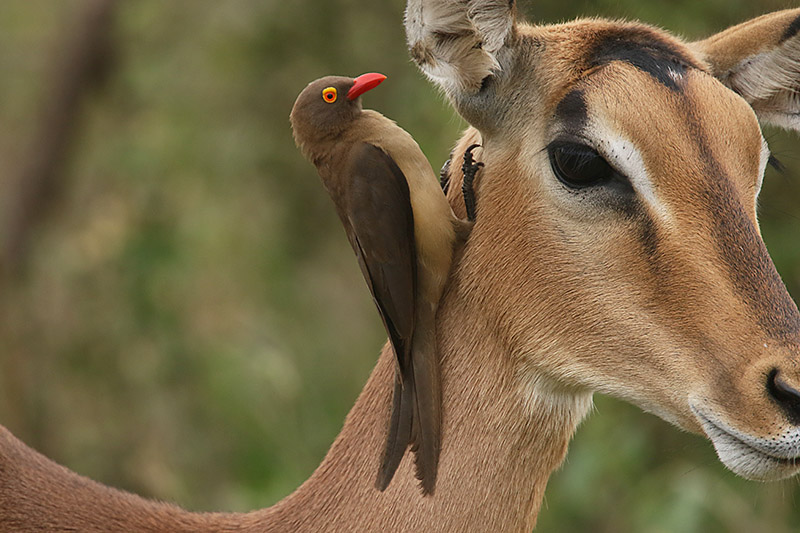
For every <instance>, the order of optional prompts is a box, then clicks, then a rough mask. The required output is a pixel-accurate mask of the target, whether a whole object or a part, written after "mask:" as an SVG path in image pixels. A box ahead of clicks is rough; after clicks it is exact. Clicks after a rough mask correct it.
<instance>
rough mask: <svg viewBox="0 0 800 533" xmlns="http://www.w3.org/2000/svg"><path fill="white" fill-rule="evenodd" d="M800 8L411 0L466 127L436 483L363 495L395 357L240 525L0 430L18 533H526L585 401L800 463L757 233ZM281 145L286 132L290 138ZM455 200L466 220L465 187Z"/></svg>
mask: <svg viewBox="0 0 800 533" xmlns="http://www.w3.org/2000/svg"><path fill="white" fill-rule="evenodd" d="M799 30H800V9H794V10H789V11H782V12H778V13H775V14H772V15H767V16H763V17H760V18H757V19H754V20H752V21H749V22H746V23H744V24H742V25H739V26H736V27H733V28H731V29H729V30H727V31H725V32H722V33H720V34H718V35H715V36H713V37H711V38H709V39H706V40H704V41H700V42H692V43H686V42H682V41H681V40H679V39H677V38H675V37H673V36H671V35H669V34H668V33H665V32H663V31H661V30H658V29H655V28H652V27H650V26H646V25H642V24H637V23H623V22H610V21H604V20H596V19H588V20H578V21H575V22H571V23H568V24H561V25H554V26H534V25H528V24H525V23H522V22H519V21H517V20H516V15H515V6H514V2H513V0H512V1H510V2H509V0H485V1H478V0H453V1H444V0H411V1H410V2H409V5H408V8H407V12H406V31H407V35H408V44H409V48H410V51H411V55H412V57H413V59H414V60H415V61H416V62H417V63H418V64H419V66H420V67H421V68H422V70H423V71H424V72H425V73H426V74H427V75H428V76H429V77H430V78H431V79H432V80H433V81H434V82H435V83H436V84H438V85H439V86H440V87H441V88H442V89H443V90H444V92H445V93H446V94H447V96H448V97H449V99H450V100H451V101H452V103H453V105H454V106H455V108H456V109H457V110H458V112H459V113H460V114H461V115H462V116H464V117H465V118H466V119H467V120H468V121H469V122H470V123H471V125H472V127H471V128H470V129H469V130H468V131H467V132H466V134H465V135H464V137H463V138H462V139H461V140H460V141H459V142H458V144H457V145H456V148H455V150H454V155H453V158H454V161H460V160H461V158H462V157H463V154H464V152H465V151H466V150H467V147H469V146H470V145H472V144H474V143H478V144H480V145H481V146H482V149H480V150H477V151H476V152H475V153H476V155H477V156H478V157H479V158H480V160H481V162H482V163H483V164H484V166H483V168H482V170H481V172H480V174H479V175H478V177H477V178H476V181H475V197H476V201H477V220H476V222H475V224H474V227H473V229H472V232H471V234H470V236H469V238H468V239H467V241H466V242H465V244H464V245H463V247H462V248H461V249H460V250H459V252H458V254H457V257H456V259H455V261H454V266H453V268H452V271H451V272H450V280H449V283H448V285H447V288H446V290H445V293H444V295H443V296H442V300H441V302H440V306H439V312H438V315H437V328H436V330H437V344H438V352H439V355H440V359H441V379H442V435H441V442H442V448H441V456H440V464H439V470H438V471H439V475H438V479H437V484H436V488H435V492H434V493H433V494H432V495H429V496H423V495H422V493H421V491H420V489H419V486H418V482H417V480H416V479H415V477H414V473H413V468H412V464H411V463H412V461H411V460H410V458H409V454H406V456H405V458H404V459H403V462H402V463H401V465H400V467H399V469H398V471H397V474H396V476H395V478H394V480H393V481H392V483H391V484H390V485H389V487H388V488H387V489H386V490H385V491H384V492H380V491H378V490H376V489H375V488H374V481H375V474H376V472H377V470H378V465H379V462H380V459H381V453H382V447H383V443H384V440H385V433H386V430H387V424H388V414H389V410H390V401H391V393H392V379H393V371H394V369H393V364H394V363H393V356H392V354H391V353H390V351H389V350H388V348H384V350H383V352H382V353H381V356H380V358H379V361H378V364H377V366H376V368H375V370H374V371H373V373H372V375H371V377H370V378H369V380H368V382H367V384H366V386H365V387H364V390H363V392H362V393H361V395H360V396H359V398H358V400H357V401H356V404H355V406H354V407H353V409H352V410H351V412H350V414H349V415H348V416H347V419H346V421H345V423H344V427H343V429H342V431H341V433H340V435H339V436H338V438H337V439H336V441H335V442H334V443H333V445H332V446H331V448H330V451H329V452H328V454H327V456H326V457H325V459H324V461H323V462H322V464H321V465H320V466H319V468H317V470H316V471H315V472H314V474H313V475H312V476H311V478H310V479H308V480H307V481H306V482H305V483H304V484H303V485H302V486H301V487H299V488H298V489H297V490H296V491H295V492H294V493H293V494H291V495H289V496H287V497H286V498H285V499H283V500H282V501H280V502H279V503H277V504H276V505H274V506H273V507H271V508H268V509H264V510H260V511H255V512H252V513H247V514H194V513H188V512H185V511H183V510H181V509H179V508H177V507H173V506H171V505H167V504H163V503H156V502H151V501H147V500H144V499H141V498H139V497H137V496H134V495H131V494H127V493H123V492H120V491H116V490H114V489H109V488H107V487H104V486H102V485H100V484H98V483H95V482H93V481H90V480H88V479H86V478H83V477H80V476H78V475H77V474H74V473H72V472H70V471H68V470H66V469H65V468H63V467H61V466H58V465H56V464H54V463H52V462H51V461H49V460H48V459H46V458H44V457H42V456H41V455H39V454H37V453H36V452H34V451H32V450H31V449H29V448H27V447H26V446H25V445H24V444H22V443H20V442H19V441H18V440H16V439H15V438H14V437H13V436H12V435H10V434H9V433H8V432H7V431H3V432H2V433H0V529H2V530H4V531H62V530H79V531H200V530H202V531H250V532H255V531H287V532H288V531H381V532H384V531H454V532H456V531H457V532H463V531H493V532H497V531H530V529H531V528H533V526H534V525H535V523H536V517H537V514H538V511H539V507H540V505H541V502H542V497H543V494H544V489H545V485H546V483H547V480H548V478H549V476H550V475H551V473H552V472H553V471H554V469H556V468H557V467H558V466H559V465H560V464H561V463H562V461H563V459H564V456H565V454H566V450H567V444H568V443H569V441H570V439H571V437H572V435H573V432H574V431H575V428H576V427H577V425H578V423H579V422H580V421H581V419H582V418H583V417H584V416H585V415H586V413H587V412H588V410H589V408H590V406H591V403H592V394H593V392H595V391H599V392H602V393H606V394H610V395H612V396H615V397H618V398H622V399H625V400H627V401H629V402H632V403H633V404H635V405H638V406H639V407H641V408H642V409H645V410H647V411H651V412H653V413H656V414H657V415H658V416H660V417H662V418H663V419H665V420H667V421H669V422H671V423H673V424H675V425H676V426H678V427H681V428H683V429H685V430H688V431H692V432H696V433H700V434H705V435H706V436H707V437H708V438H709V439H710V440H711V442H712V443H713V445H714V447H715V449H716V451H717V453H718V455H719V458H720V460H721V461H722V462H723V463H724V464H725V465H726V466H727V467H728V468H730V469H731V470H732V471H734V472H736V473H737V474H739V475H741V476H744V477H746V478H751V479H758V480H772V479H779V478H784V477H788V476H791V475H794V474H795V473H796V472H797V471H798V470H800V465H798V464H796V460H797V458H798V457H800V365H798V363H799V362H800V314H798V310H797V307H796V306H795V304H794V303H793V302H792V300H791V299H790V297H789V295H788V293H787V291H786V289H785V287H784V285H783V283H782V281H781V279H780V277H779V276H778V274H777V272H776V270H775V268H774V266H773V264H772V261H771V260H770V258H769V256H768V254H767V251H766V249H765V247H764V244H763V242H762V239H761V236H760V232H759V227H758V222H757V218H756V199H757V196H758V192H759V189H760V187H761V182H762V179H763V175H764V169H765V167H766V165H767V163H768V161H769V159H770V153H769V150H768V148H767V145H766V143H765V141H764V138H763V136H762V133H761V129H760V126H759V121H760V122H761V123H765V124H776V125H779V126H782V127H785V128H790V129H800V118H798V117H800V97H799V96H798V92H797V87H798V86H800V35H798V31H799ZM287 134H288V132H287ZM457 166H458V165H452V168H453V170H451V171H450V176H449V177H450V186H449V189H448V193H447V194H448V198H449V200H450V202H451V205H452V206H453V207H454V209H455V210H456V212H457V213H460V214H461V215H462V216H463V215H464V206H463V198H462V195H461V192H460V187H459V186H458V185H460V183H459V180H460V173H459V171H457V170H456V168H455V167H457Z"/></svg>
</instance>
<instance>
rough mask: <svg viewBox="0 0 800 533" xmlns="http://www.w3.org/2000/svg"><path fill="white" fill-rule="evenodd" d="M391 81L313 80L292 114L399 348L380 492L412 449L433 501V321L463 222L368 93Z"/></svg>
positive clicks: (370, 77) (436, 391)
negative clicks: (366, 98)
mask: <svg viewBox="0 0 800 533" xmlns="http://www.w3.org/2000/svg"><path fill="white" fill-rule="evenodd" d="M385 78H386V77H385V76H384V75H382V74H375V73H370V74H364V75H362V76H359V77H357V78H355V79H353V78H345V77H338V76H329V77H325V78H322V79H319V80H316V81H314V82H312V83H310V84H309V85H308V86H307V87H306V88H305V89H304V90H303V92H302V93H300V96H298V97H297V101H296V102H295V104H294V108H293V109H292V113H291V121H292V129H293V131H294V137H295V141H296V142H297V145H298V146H299V147H300V149H301V150H302V151H303V154H304V155H305V156H306V157H307V158H308V159H309V160H310V161H311V162H313V163H314V165H315V166H316V167H317V170H318V171H319V175H320V177H321V178H322V182H323V184H324V185H325V188H326V189H327V190H328V193H329V194H330V196H331V198H332V199H333V202H334V204H335V205H336V210H337V212H338V214H339V217H340V218H341V220H342V224H344V228H345V231H346V233H347V238H348V239H349V241H350V245H351V246H352V247H353V250H354V251H355V253H356V257H357V258H358V264H359V266H360V267H361V272H362V273H363V274H364V278H365V280H366V282H367V285H368V286H369V289H370V291H371V292H372V296H373V299H374V301H375V304H376V305H377V307H378V311H379V312H380V315H381V318H382V319H383V324H384V326H385V327H386V331H387V333H388V334H389V342H390V343H391V345H392V348H393V349H394V353H395V355H396V362H397V366H396V369H397V372H396V377H395V384H394V397H393V405H392V412H391V418H390V421H389V430H388V435H387V440H386V448H385V451H384V455H383V460H382V463H381V465H380V469H379V472H378V478H377V481H376V487H377V488H378V489H379V490H384V489H385V488H386V487H387V486H388V484H389V482H390V481H391V479H392V477H393V476H394V473H395V471H396V470H397V467H398V465H399V464H400V461H401V459H402V457H403V455H404V453H405V450H406V448H407V447H408V445H409V444H411V445H412V450H413V451H414V453H415V456H416V472H417V477H418V478H419V479H420V481H421V485H422V490H423V493H425V494H430V493H432V492H433V489H434V485H435V481H436V471H437V465H438V458H439V448H440V425H441V424H440V420H441V392H440V382H439V362H438V355H437V352H436V335H435V318H436V309H437V306H438V304H439V298H440V297H441V295H442V291H443V289H444V285H445V282H446V281H447V278H448V275H449V272H450V264H451V262H452V257H453V250H454V246H455V245H456V240H457V235H461V234H462V229H463V228H464V224H465V223H464V222H461V221H460V220H458V219H457V218H456V217H455V215H454V214H453V211H452V210H451V209H450V205H449V204H448V202H447V200H446V199H445V196H444V194H443V193H442V191H441V189H440V187H439V184H438V181H437V178H436V175H435V174H434V172H433V169H432V168H431V166H430V164H429V163H428V160H427V159H426V158H425V155H424V154H423V153H422V150H420V148H419V146H418V145H417V143H416V142H415V141H414V139H413V138H412V137H411V135H409V134H408V133H407V132H406V131H405V130H403V129H402V128H400V127H399V126H397V124H395V123H394V122H393V121H392V120H389V119H388V118H386V117H384V116H383V115H381V114H380V113H377V112H375V111H371V110H368V109H362V108H361V98H360V96H361V95H362V94H363V93H364V92H366V91H368V90H370V89H372V88H374V87H376V86H377V85H378V84H380V83H381V82H382V81H383V80H384V79H385Z"/></svg>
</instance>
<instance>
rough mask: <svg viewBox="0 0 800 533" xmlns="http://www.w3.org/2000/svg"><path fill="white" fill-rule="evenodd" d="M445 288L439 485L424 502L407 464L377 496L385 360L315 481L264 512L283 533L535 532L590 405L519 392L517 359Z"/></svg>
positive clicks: (386, 393)
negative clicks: (549, 486)
mask: <svg viewBox="0 0 800 533" xmlns="http://www.w3.org/2000/svg"><path fill="white" fill-rule="evenodd" d="M468 292H469V291H467V290H466V289H465V287H464V285H463V284H461V283H459V282H458V281H457V280H456V281H455V282H454V283H453V284H452V285H451V286H450V287H449V289H448V291H447V292H446V295H445V297H444V299H443V302H442V305H441V307H440V314H439V317H438V318H439V344H440V350H441V354H442V379H443V395H442V396H443V402H444V405H443V435H442V443H443V444H442V453H441V463H440V466H439V477H438V480H437V484H436V490H435V493H434V495H433V496H432V497H423V496H421V493H420V491H419V489H418V488H417V482H416V480H415V479H414V475H413V468H412V464H411V463H412V461H411V460H410V458H409V454H406V457H405V458H404V460H403V463H402V464H401V466H400V469H399V470H398V472H397V475H396V476H395V478H394V480H393V481H392V483H391V484H390V485H389V488H388V489H387V490H386V492H384V493H381V492H378V491H377V490H376V489H375V488H374V487H373V485H374V481H375V476H376V474H377V472H378V460H379V457H380V454H381V450H382V449H383V441H384V439H385V431H386V423H387V422H386V420H387V417H388V414H389V410H390V395H391V390H392V387H391V380H392V375H393V372H394V368H393V361H392V357H391V356H390V354H389V353H388V352H387V351H386V350H385V349H384V351H383V353H382V354H381V358H380V361H379V362H378V365H377V366H376V368H375V370H374V371H373V373H372V376H371V377H370V379H369V381H368V383H367V385H366V387H365V388H364V390H363V392H362V393H361V395H360V397H359V398H358V401H357V402H356V405H355V406H354V407H353V409H352V411H351V412H350V414H349V415H348V417H347V421H346V422H345V426H344V428H343V430H342V432H341V434H340V435H339V437H338V438H337V439H336V442H335V443H334V444H333V446H332V447H331V449H330V451H329V452H328V455H327V457H326V458H325V460H324V461H323V463H322V464H321V465H320V466H319V468H318V469H317V470H316V472H315V473H314V474H313V475H312V477H311V478H310V479H309V480H308V481H307V482H306V483H305V484H303V485H302V486H301V487H300V488H299V489H298V490H297V491H296V492H295V493H294V494H292V495H290V496H289V497H287V498H286V499H284V500H283V501H281V502H279V503H278V504H276V505H275V506H274V507H272V508H270V509H267V510H265V511H262V512H261V513H263V518H264V520H265V522H266V523H269V524H270V525H271V526H272V527H275V530H276V531H284V530H285V531H296V530H302V531H355V530H358V531H401V530H402V531H458V532H463V531H497V532H501V531H530V530H531V528H532V527H533V525H534V524H535V521H536V516H537V514H538V510H539V506H540V504H541V500H542V495H543V493H544V489H545V485H546V483H547V479H548V478H549V477H550V474H551V473H552V472H553V470H554V469H555V468H557V467H558V466H559V465H560V464H561V462H562V460H563V458H564V455H565V453H566V450H567V443H568V442H569V440H570V438H571V437H572V434H573V432H574V430H575V427H576V426H577V424H578V422H579V421H580V420H581V418H582V417H583V415H584V414H585V413H586V412H587V410H588V408H589V405H590V403H591V397H590V396H589V395H588V394H583V395H569V394H566V393H559V392H556V391H555V390H554V389H553V388H552V387H548V386H546V384H545V383H546V382H545V381H544V380H543V379H539V380H538V385H533V384H529V385H528V386H523V385H522V379H521V376H519V375H518V372H517V370H516V366H515V364H514V361H513V360H512V357H511V356H510V354H508V353H506V352H505V351H504V349H503V347H502V346H501V345H500V344H501V343H500V342H499V340H498V338H497V337H496V336H495V335H494V334H493V332H492V331H491V328H490V326H489V325H488V324H487V323H486V322H485V320H484V319H482V318H480V317H481V314H480V312H478V310H477V309H475V307H477V306H475V305H474V304H471V303H470V301H469V300H470V298H469V295H468Z"/></svg>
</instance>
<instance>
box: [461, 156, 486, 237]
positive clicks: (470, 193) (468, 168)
mask: <svg viewBox="0 0 800 533" xmlns="http://www.w3.org/2000/svg"><path fill="white" fill-rule="evenodd" d="M479 147H480V144H473V145H472V146H470V147H469V148H467V150H466V151H465V152H464V163H463V164H462V165H461V172H463V173H464V181H463V183H462V184H461V192H462V193H463V194H464V204H465V206H466V208H467V220H469V221H470V222H474V221H475V190H474V189H473V188H472V182H473V180H474V179H475V175H476V174H477V173H478V170H480V169H481V167H482V166H483V163H481V162H480V161H478V162H476V161H475V159H474V158H473V157H472V151H473V150H474V149H475V148H479Z"/></svg>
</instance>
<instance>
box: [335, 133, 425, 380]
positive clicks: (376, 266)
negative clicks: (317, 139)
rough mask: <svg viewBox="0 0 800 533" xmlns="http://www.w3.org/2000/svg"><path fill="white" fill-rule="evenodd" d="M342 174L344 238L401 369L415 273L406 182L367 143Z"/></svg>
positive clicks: (409, 327) (359, 147)
mask: <svg viewBox="0 0 800 533" xmlns="http://www.w3.org/2000/svg"><path fill="white" fill-rule="evenodd" d="M344 172H345V173H346V175H347V180H348V181H349V183H348V186H347V187H346V191H347V192H346V197H345V198H343V200H344V201H345V202H346V204H347V205H346V207H345V212H346V213H347V217H348V219H349V222H350V228H351V231H352V235H348V238H349V239H350V240H351V244H352V245H353V249H354V250H355V252H356V256H357V257H358V262H359V265H360V266H361V270H362V273H363V274H364V278H365V279H366V281H367V284H368V285H369V288H370V291H371V292H372V296H373V297H374V298H375V303H376V304H377V306H378V309H379V311H380V314H381V318H382V319H383V321H384V323H385V325H386V329H387V331H388V333H389V337H390V340H391V342H392V345H393V347H394V349H395V353H396V355H397V358H398V363H399V365H400V368H401V369H404V368H405V367H406V365H407V363H408V360H407V357H408V350H410V342H411V336H412V335H413V333H414V308H415V306H414V304H415V302H414V299H415V289H416V269H417V260H416V250H415V245H414V215H413V212H412V210H411V200H410V198H409V193H408V183H407V182H406V178H405V176H403V173H402V171H401V170H400V168H399V167H398V166H397V164H395V162H394V161H393V160H392V158H390V157H389V156H388V155H386V153H384V152H383V150H381V149H380V148H377V147H375V146H373V145H371V144H368V143H359V144H357V145H355V146H354V147H353V148H352V149H351V150H350V154H349V157H348V158H347V164H346V168H345V169H344Z"/></svg>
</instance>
